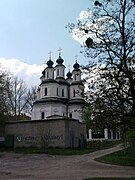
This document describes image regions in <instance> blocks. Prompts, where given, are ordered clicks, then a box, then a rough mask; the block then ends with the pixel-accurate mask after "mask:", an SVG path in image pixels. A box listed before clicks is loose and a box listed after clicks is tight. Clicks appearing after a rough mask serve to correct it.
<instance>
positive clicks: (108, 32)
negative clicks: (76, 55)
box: [68, 0, 135, 127]
mask: <svg viewBox="0 0 135 180" xmlns="http://www.w3.org/2000/svg"><path fill="white" fill-rule="evenodd" d="M134 12H135V1H134V0H102V1H101V2H100V1H93V7H92V8H91V9H90V8H89V9H88V11H87V17H85V19H84V20H83V21H80V20H79V21H78V22H77V24H73V23H71V24H69V25H68V28H69V29H70V32H71V33H72V34H75V33H76V36H78V38H81V39H82V40H83V41H84V44H83V47H84V51H83V52H84V53H85V55H86V56H87V57H89V58H90V62H89V64H88V66H87V67H84V68H85V69H86V70H87V72H91V71H92V72H93V71H96V72H97V73H96V75H97V74H98V81H94V80H93V83H92V82H91V83H89V88H96V89H97V88H98V90H99V91H96V93H95V94H94V97H95V96H97V95H98V96H100V98H102V102H103V103H104V104H105V106H106V107H107V108H108V111H110V113H111V116H112V115H114V117H115V116H117V117H118V119H119V121H121V122H122V123H123V124H124V125H125V124H126V125H128V126H132V127H133V126H135V21H134V19H135V13H134ZM97 63H98V66H97ZM97 82H98V84H97Z"/></svg>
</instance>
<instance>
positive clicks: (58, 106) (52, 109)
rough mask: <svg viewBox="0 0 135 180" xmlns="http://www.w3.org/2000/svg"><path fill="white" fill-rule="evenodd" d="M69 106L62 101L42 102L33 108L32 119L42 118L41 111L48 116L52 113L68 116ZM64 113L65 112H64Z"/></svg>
mask: <svg viewBox="0 0 135 180" xmlns="http://www.w3.org/2000/svg"><path fill="white" fill-rule="evenodd" d="M66 111H67V108H66V105H64V104H62V103H42V104H41V103H40V104H36V105H34V107H33V110H32V118H31V119H32V120H39V119H41V113H42V112H44V116H45V118H44V119H46V117H48V116H51V115H60V116H63V115H64V116H66V114H67V112H66ZM63 113H64V114H63Z"/></svg>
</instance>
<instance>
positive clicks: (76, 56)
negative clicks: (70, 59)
mask: <svg viewBox="0 0 135 180" xmlns="http://www.w3.org/2000/svg"><path fill="white" fill-rule="evenodd" d="M77 58H78V55H75V61H76V63H77Z"/></svg>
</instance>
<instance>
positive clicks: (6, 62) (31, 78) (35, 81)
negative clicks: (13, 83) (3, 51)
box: [0, 58, 44, 87]
mask: <svg viewBox="0 0 135 180" xmlns="http://www.w3.org/2000/svg"><path fill="white" fill-rule="evenodd" d="M0 64H1V66H2V67H3V68H5V69H6V70H8V71H10V72H11V73H12V74H13V75H14V76H18V77H19V78H20V79H23V80H24V81H25V82H26V84H27V85H28V86H29V87H31V86H38V85H39V83H40V76H41V73H42V71H43V68H44V65H37V64H27V63H24V62H23V61H21V60H19V59H6V58H0Z"/></svg>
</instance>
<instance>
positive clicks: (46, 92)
mask: <svg viewBox="0 0 135 180" xmlns="http://www.w3.org/2000/svg"><path fill="white" fill-rule="evenodd" d="M45 96H47V88H45Z"/></svg>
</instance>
